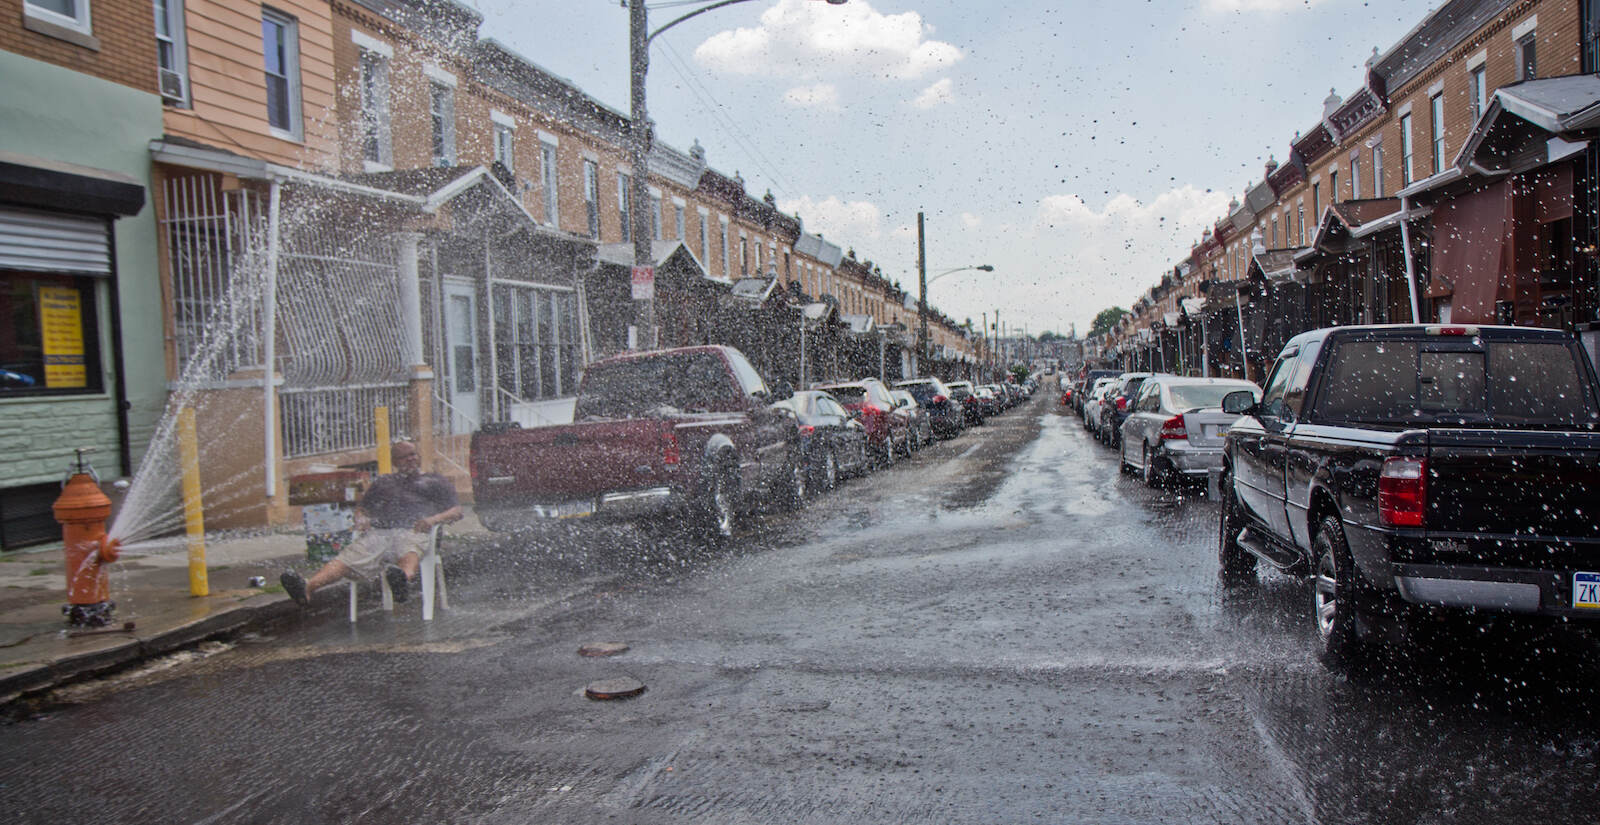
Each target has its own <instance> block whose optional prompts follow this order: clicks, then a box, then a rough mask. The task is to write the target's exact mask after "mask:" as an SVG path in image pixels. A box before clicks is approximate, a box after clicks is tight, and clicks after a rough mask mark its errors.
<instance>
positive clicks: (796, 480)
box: [788, 459, 811, 509]
mask: <svg viewBox="0 0 1600 825" xmlns="http://www.w3.org/2000/svg"><path fill="white" fill-rule="evenodd" d="M810 495H811V473H810V472H809V471H807V470H806V464H805V462H804V461H800V460H799V459H791V460H790V461H789V489H788V499H789V501H788V504H789V507H790V508H793V509H798V508H800V507H801V506H802V505H804V504H805V503H806V499H807V498H808V497H809V496H810Z"/></svg>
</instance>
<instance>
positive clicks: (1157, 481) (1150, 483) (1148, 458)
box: [1139, 444, 1166, 487]
mask: <svg viewBox="0 0 1600 825" xmlns="http://www.w3.org/2000/svg"><path fill="white" fill-rule="evenodd" d="M1139 450H1140V455H1142V456H1143V457H1144V465H1143V470H1142V471H1141V476H1142V477H1143V479H1144V486H1146V487H1160V486H1161V482H1163V481H1165V480H1166V479H1165V477H1164V476H1163V475H1162V473H1161V470H1160V469H1159V468H1157V467H1156V457H1155V456H1153V455H1151V454H1150V445H1148V444H1142V445H1140V448H1139Z"/></svg>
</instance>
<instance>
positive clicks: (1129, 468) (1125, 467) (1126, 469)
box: [1117, 449, 1133, 476]
mask: <svg viewBox="0 0 1600 825" xmlns="http://www.w3.org/2000/svg"><path fill="white" fill-rule="evenodd" d="M1117 470H1118V471H1119V472H1121V473H1122V474H1123V475H1125V476H1131V475H1133V465H1132V464H1129V463H1128V451H1127V450H1126V449H1121V450H1118V451H1117Z"/></svg>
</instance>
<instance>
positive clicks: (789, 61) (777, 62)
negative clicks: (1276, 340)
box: [466, 0, 1438, 335]
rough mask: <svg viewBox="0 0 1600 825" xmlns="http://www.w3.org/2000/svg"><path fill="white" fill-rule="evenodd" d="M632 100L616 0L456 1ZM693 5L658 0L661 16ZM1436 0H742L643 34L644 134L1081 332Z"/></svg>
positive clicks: (912, 276)
mask: <svg viewBox="0 0 1600 825" xmlns="http://www.w3.org/2000/svg"><path fill="white" fill-rule="evenodd" d="M466 2H468V4H469V5H472V6H473V7H475V8H477V9H478V10H479V11H480V12H482V13H483V15H484V22H483V25H482V27H481V28H480V30H479V33H480V36H483V37H492V38H494V39H496V40H499V41H501V42H503V43H505V44H506V45H508V46H510V47H511V48H512V49H513V50H515V51H517V52H518V53H520V54H522V55H523V56H525V57H527V58H528V59H530V60H532V61H534V62H535V63H538V64H539V65H541V66H543V67H544V68H546V69H548V70H550V71H552V72H554V73H555V74H557V75H560V76H562V77H564V78H566V79H568V80H569V81H572V82H573V83H575V84H576V85H577V86H579V87H580V88H582V89H583V90H584V91H585V92H587V93H588V94H589V95H591V96H592V97H595V98H597V99H599V100H600V101H602V102H604V103H606V104H608V105H610V106H611V107H613V108H615V109H617V110H618V111H622V112H626V111H627V110H628V42H627V38H628V12H627V10H626V9H625V8H623V7H622V5H621V4H620V3H619V2H618V0H537V2H530V0H466ZM704 5H706V3H705V2H701V1H700V0H696V1H695V2H683V1H682V0H654V2H651V3H650V5H649V7H648V8H649V10H650V11H649V14H650V22H651V29H652V30H654V29H655V28H657V27H659V26H661V25H662V24H664V23H667V22H670V21H671V20H673V19H675V18H676V17H678V16H680V15H682V14H684V13H686V12H690V11H693V10H694V9H696V8H699V7H702V6H704ZM1437 5H1438V0H1431V1H1430V2H1424V0H1365V1H1364V0H1053V1H1052V0H1004V2H997V1H996V0H965V2H956V0H921V1H920V2H919V1H917V0H849V2H848V3H846V4H845V5H842V6H835V5H831V4H829V3H824V2H821V1H820V0H750V2H745V3H741V4H738V5H733V6H728V7H725V8H721V9H717V10H715V11H711V12H708V13H706V14H703V15H700V16H698V17H696V18H695V19H693V20H689V21H686V22H684V23H682V24H680V25H678V26H675V27H673V29H672V30H671V31H669V32H667V33H665V34H663V35H661V37H659V38H657V39H656V40H655V41H654V43H653V45H652V46H651V63H650V69H649V74H648V83H649V92H648V101H649V109H650V115H651V117H652V118H653V119H654V120H655V122H656V134H657V139H658V140H664V141H666V142H667V143H669V144H670V145H672V146H675V147H677V148H679V149H684V150H687V149H688V148H689V146H690V145H691V144H693V143H694V141H695V140H699V141H700V143H701V144H703V145H704V146H705V148H706V155H707V160H708V162H709V163H710V165H711V166H712V168H715V169H717V170H718V171H721V172H724V173H727V174H730V175H731V174H734V173H736V172H737V173H738V174H739V175H741V176H742V177H743V178H744V181H745V188H746V190H747V191H749V192H750V193H751V194H752V195H754V196H756V197H760V196H762V195H763V194H765V193H766V192H767V191H768V190H769V189H770V190H771V191H772V193H773V195H774V196H775V197H776V198H777V202H778V206H779V207H780V208H782V209H783V210H784V211H786V212H789V213H790V214H796V215H798V216H799V217H800V218H801V220H802V222H803V224H804V226H805V229H806V231H808V232H814V233H820V234H821V235H823V236H824V237H825V238H827V239H828V240H830V241H833V242H835V243H839V244H841V245H844V246H846V247H851V248H854V249H855V250H856V254H857V256H858V257H860V258H864V259H870V260H872V261H873V262H874V263H875V264H877V265H878V266H879V267H880V268H881V269H882V270H883V272H884V274H885V275H887V276H888V277H889V278H890V279H891V280H897V281H899V283H900V284H901V286H902V287H904V288H905V289H906V290H907V291H908V292H910V293H911V294H912V295H913V296H914V295H915V293H916V288H917V270H916V265H917V243H916V215H917V213H918V212H919V211H921V212H923V213H924V214H925V216H926V218H925V226H926V232H925V235H926V248H927V268H928V274H929V277H930V278H931V277H935V276H937V275H939V274H940V273H943V272H945V271H947V270H951V269H955V268H957V267H963V266H971V265H976V264H988V265H991V266H993V267H994V268H995V269H994V272H992V273H986V272H973V271H965V272H956V273H951V274H949V275H947V276H945V277H941V278H939V279H938V280H937V281H936V282H935V283H933V284H931V285H930V286H929V288H928V300H929V303H930V304H932V305H933V306H936V307H938V308H939V309H941V310H943V311H944V312H945V313H946V314H947V315H950V316H951V317H953V318H955V319H956V320H957V321H958V322H961V321H965V320H967V319H969V318H970V319H971V320H972V321H973V322H974V324H977V323H980V322H981V321H982V319H983V314H984V313H988V314H989V317H990V321H991V322H992V320H993V317H994V316H995V314H996V313H998V315H999V317H1000V319H1001V321H1003V322H1004V323H1005V324H1006V326H1007V327H1009V328H1012V329H1025V330H1026V331H1027V332H1028V333H1030V334H1034V335H1037V334H1039V333H1040V332H1043V331H1046V330H1050V331H1055V332H1065V331H1067V330H1068V329H1069V328H1070V327H1072V326H1074V325H1075V326H1076V329H1077V330H1078V332H1079V333H1080V334H1081V333H1084V332H1086V331H1087V330H1088V328H1089V323H1090V321H1091V320H1092V319H1093V318H1094V316H1095V314H1096V313H1098V312H1099V311H1100V310H1102V309H1105V308H1106V307H1110V306H1121V307H1127V306H1129V305H1130V304H1132V303H1133V302H1134V301H1136V300H1137V299H1138V298H1139V296H1140V295H1141V294H1143V292H1144V290H1146V289H1148V288H1149V287H1150V286H1152V285H1153V284H1155V283H1156V282H1157V281H1158V280H1159V279H1160V278H1161V275H1162V274H1163V272H1165V271H1167V270H1169V269H1170V268H1171V267H1172V266H1174V265H1176V264H1177V263H1178V262H1179V261H1181V260H1182V259H1183V258H1184V257H1185V256H1186V255H1187V254H1188V252H1189V248H1190V246H1191V245H1192V244H1193V243H1195V242H1196V241H1198V240H1199V238H1200V234H1201V232H1202V231H1203V230H1204V229H1205V227H1207V226H1209V225H1211V224H1212V223H1214V222H1215V221H1216V220H1218V219H1219V218H1221V217H1222V216H1223V215H1224V214H1225V213H1226V211H1227V205H1228V201H1229V200H1230V199H1231V198H1234V197H1240V198H1241V199H1242V195H1243V193H1244V191H1245V189H1246V188H1247V187H1249V186H1251V185H1253V184H1255V183H1257V182H1259V181H1260V180H1261V179H1262V176H1263V174H1264V165H1265V163H1266V161H1267V158H1268V157H1269V156H1274V157H1276V158H1277V159H1278V160H1280V161H1281V160H1283V159H1284V158H1286V157H1287V156H1288V153H1289V144H1290V141H1291V140H1292V139H1293V137H1294V136H1295V134H1296V133H1298V132H1301V131H1307V130H1309V129H1311V128H1312V127H1314V126H1315V125H1316V124H1317V123H1318V122H1319V120H1320V119H1321V116H1322V104H1323V100H1324V98H1326V97H1327V96H1328V93H1329V91H1330V90H1334V91H1337V92H1338V94H1340V95H1341V96H1345V97H1348V96H1349V95H1350V94H1351V93H1353V92H1354V91H1356V90H1357V89H1358V88H1360V86H1361V84H1362V82H1363V79H1364V77H1365V63H1366V61H1367V59H1368V58H1370V57H1371V56H1372V50H1373V48H1374V47H1377V48H1378V49H1380V50H1387V49H1388V48H1389V47H1390V46H1391V45H1393V44H1394V43H1395V42H1396V41H1397V40H1399V39H1400V38H1401V37H1403V36H1404V35H1405V34H1406V32H1408V31H1410V30H1411V29H1412V28H1413V27H1414V26H1415V25H1416V24H1417V23H1419V22H1421V20H1422V19H1423V17H1425V16H1426V15H1427V13H1428V12H1429V11H1430V10H1431V9H1433V8H1435V7H1437Z"/></svg>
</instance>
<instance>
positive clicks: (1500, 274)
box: [1152, 0, 1600, 380]
mask: <svg viewBox="0 0 1600 825" xmlns="http://www.w3.org/2000/svg"><path fill="white" fill-rule="evenodd" d="M1597 35H1600V3H1596V2H1594V0H1453V2H1448V3H1445V4H1444V5H1442V6H1441V7H1440V8H1438V9H1436V10H1435V11H1434V12H1432V13H1430V14H1429V15H1428V16H1427V17H1426V18H1424V19H1423V20H1422V21H1421V22H1420V23H1419V24H1418V25H1417V26H1416V27H1415V28H1414V29H1413V30H1412V31H1411V32H1410V33H1409V34H1407V36H1406V37H1405V38H1404V39H1402V40H1401V41H1400V42H1399V43H1396V44H1395V45H1394V46H1392V47H1391V48H1390V49H1389V50H1388V51H1386V52H1382V53H1378V52H1377V51H1376V50H1374V54H1373V56H1372V58H1371V59H1370V60H1369V61H1368V62H1367V72H1366V80H1365V83H1364V84H1363V85H1362V87H1361V88H1359V89H1357V90H1356V91H1355V92H1354V93H1353V94H1351V95H1350V96H1349V97H1348V98H1341V97H1340V96H1339V95H1337V94H1334V93H1330V95H1329V97H1328V98H1327V99H1326V100H1325V101H1324V109H1323V117H1322V119H1321V121H1319V122H1318V123H1317V124H1316V125H1315V126H1314V127H1313V128H1311V129H1309V130H1307V131H1305V132H1304V133H1302V134H1297V135H1296V136H1295V137H1294V139H1293V141H1292V142H1291V144H1290V152H1289V159H1288V160H1287V161H1286V162H1285V163H1283V164H1282V165H1281V166H1280V165H1278V164H1276V163H1274V162H1270V161H1269V163H1268V167H1267V169H1266V174H1265V176H1264V178H1263V180H1262V181H1261V182H1260V183H1258V184H1256V185H1255V186H1253V187H1252V188H1251V189H1250V190H1249V191H1248V192H1247V193H1246V197H1245V200H1244V202H1243V203H1240V202H1238V201H1235V202H1234V204H1232V205H1231V206H1230V211H1229V214H1228V215H1227V216H1226V217H1225V218H1223V219H1222V220H1220V221H1219V222H1218V223H1217V225H1216V226H1214V227H1213V228H1212V229H1211V230H1210V231H1208V233H1207V237H1206V238H1204V239H1203V240H1202V242H1201V243H1200V244H1197V245H1196V246H1195V247H1194V248H1192V249H1191V250H1190V255H1189V257H1188V258H1187V259H1186V260H1185V264H1186V265H1187V266H1189V267H1190V268H1191V269H1192V270H1193V273H1194V275H1193V276H1192V277H1191V279H1190V280H1191V281H1192V282H1193V288H1194V289H1196V290H1197V293H1198V294H1196V295H1195V296H1193V298H1194V300H1193V301H1192V302H1191V301H1187V299H1186V302H1188V303H1191V305H1198V306H1197V307H1196V308H1197V309H1198V310H1199V312H1198V313H1195V314H1193V317H1191V313H1188V312H1183V313H1180V316H1179V320H1180V322H1181V323H1183V324H1184V325H1185V327H1186V334H1187V335H1188V336H1189V339H1190V340H1192V339H1193V338H1194V337H1195V334H1194V327H1195V326H1199V327H1201V330H1200V332H1201V334H1203V335H1206V336H1207V337H1208V338H1209V339H1210V340H1209V344H1210V345H1209V347H1204V348H1203V349H1202V351H1203V352H1204V353H1205V354H1206V355H1207V356H1208V357H1207V358H1206V359H1204V360H1203V361H1202V363H1201V364H1199V365H1195V364H1188V365H1186V366H1187V367H1188V368H1190V369H1191V370H1194V369H1196V367H1198V369H1199V370H1207V371H1210V370H1215V372H1213V374H1218V373H1221V374H1234V375H1248V376H1249V377H1251V378H1254V379H1257V380H1260V379H1261V378H1262V377H1263V374H1264V372H1265V369H1266V368H1267V367H1268V366H1270V359H1271V358H1272V357H1273V356H1274V355H1275V353H1276V352H1277V350H1278V349H1279V348H1280V347H1281V346H1282V344H1283V342H1284V341H1285V340H1287V338H1288V337H1290V336H1292V335H1294V334H1295V333H1297V332H1299V331H1302V330H1305V329H1312V328H1316V327H1320V326H1329V325H1336V324H1354V323H1393V322H1410V321H1413V320H1415V321H1421V322H1450V321H1455V322H1462V323H1514V324H1522V325H1536V326H1546V327H1557V328H1563V329H1569V330H1572V331H1573V332H1574V333H1575V334H1579V335H1581V336H1583V337H1584V340H1585V343H1586V345H1589V347H1590V349H1591V352H1593V350H1594V339H1595V338H1596V337H1597V336H1600V332H1596V330H1597V328H1600V327H1597V322H1600V301H1597V299H1596V288H1597V274H1600V273H1597V272H1596V268H1595V258H1594V253H1593V250H1594V248H1595V247H1596V245H1597V244H1596V241H1597V240H1600V238H1597V236H1596V231H1597V229H1596V225H1597V220H1596V200H1597V196H1596V187H1597V185H1600V161H1597V159H1596V149H1595V147H1594V144H1593V139H1594V137H1595V136H1596V134H1597V126H1600V123H1597V120H1600V119H1597V118H1596V117H1595V116H1594V113H1595V112H1596V111H1597V110H1600V79H1597V78H1596V76H1595V74H1594V73H1595V72H1596V70H1597V69H1600V57H1597V53H1600V48H1597ZM1152 320H1153V319H1152ZM1192 320H1199V321H1200V322H1201V323H1200V324H1198V325H1196V324H1193V323H1192ZM1219 342H1226V343H1225V344H1219Z"/></svg>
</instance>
